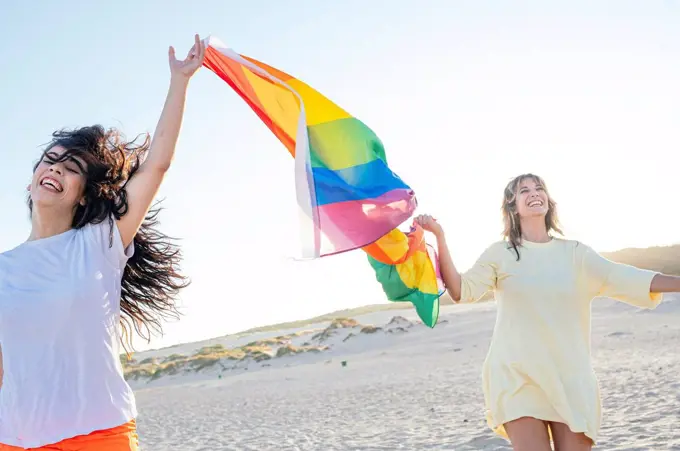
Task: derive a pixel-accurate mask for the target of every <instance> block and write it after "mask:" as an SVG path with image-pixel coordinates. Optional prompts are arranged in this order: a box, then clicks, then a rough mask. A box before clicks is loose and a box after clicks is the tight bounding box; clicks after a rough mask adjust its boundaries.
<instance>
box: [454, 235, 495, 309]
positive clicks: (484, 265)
mask: <svg viewBox="0 0 680 451" xmlns="http://www.w3.org/2000/svg"><path fill="white" fill-rule="evenodd" d="M500 246H503V244H502V243H494V244H492V245H491V246H489V247H488V248H487V249H486V250H485V251H484V252H483V253H482V255H480V257H479V258H478V259H477V261H476V262H475V264H474V265H472V267H471V268H470V269H468V270H467V271H465V272H464V273H462V274H461V275H460V302H468V303H469V302H477V301H479V300H480V299H482V298H483V297H484V295H486V294H487V293H488V292H489V291H493V290H495V289H496V283H497V282H498V265H499V257H500V253H499V247H500Z"/></svg>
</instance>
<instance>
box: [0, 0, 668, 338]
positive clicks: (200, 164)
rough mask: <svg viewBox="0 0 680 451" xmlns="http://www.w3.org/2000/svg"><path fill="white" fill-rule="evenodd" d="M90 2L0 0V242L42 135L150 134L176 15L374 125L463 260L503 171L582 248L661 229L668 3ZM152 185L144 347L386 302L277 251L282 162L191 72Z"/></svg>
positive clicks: (285, 219)
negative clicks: (153, 330)
mask: <svg viewBox="0 0 680 451" xmlns="http://www.w3.org/2000/svg"><path fill="white" fill-rule="evenodd" d="M92 3H95V2H90V3H89V4H87V3H81V2H76V1H60V2H46V1H45V2H22V1H19V0H10V1H9V2H7V1H5V2H3V6H2V7H0V61H2V75H3V76H2V81H3V83H2V85H1V87H0V92H1V98H2V108H0V132H1V133H0V136H2V156H3V162H4V164H3V166H2V180H3V184H2V187H3V189H2V190H0V201H1V202H2V206H3V221H2V230H1V232H2V233H0V251H3V250H6V249H9V248H11V247H13V246H15V245H17V244H18V243H20V242H21V241H23V240H24V239H25V238H26V236H27V235H28V233H29V227H30V224H29V222H28V219H27V212H26V207H25V205H24V198H25V186H26V184H27V183H28V181H29V180H30V171H31V165H32V163H33V162H34V160H35V159H36V158H37V157H38V156H39V153H40V145H41V144H43V143H45V142H46V141H47V140H48V139H49V136H50V133H51V132H52V131H53V130H54V129H56V128H60V127H63V126H69V127H70V126H81V125H86V124H91V123H95V122H99V123H102V124H104V125H107V126H118V127H121V128H122V129H123V131H125V132H126V133H127V134H128V136H133V135H135V134H137V133H141V132H146V131H149V132H152V131H153V129H154V127H155V124H156V121H157V119H158V115H159V113H160V109H161V107H162V104H163V101H164V97H165V93H166V89H167V83H168V69H167V59H166V58H167V47H168V45H174V46H175V47H176V48H177V50H178V53H179V54H180V55H182V54H184V53H185V52H186V51H187V49H188V46H189V45H191V42H192V36H193V33H195V32H198V33H200V34H201V36H206V35H208V34H213V35H215V36H218V37H219V38H220V39H221V40H222V41H224V42H226V43H227V44H228V45H229V46H231V47H232V48H234V49H235V50H236V51H238V52H241V53H245V54H247V55H249V56H253V57H255V58H257V59H260V60H262V61H264V62H267V63H269V64H271V65H273V66H276V67H279V68H281V69H283V70H285V71H286V72H289V73H291V74H293V75H295V76H297V77H298V78H300V79H302V80H304V81H306V82H307V83H309V84H310V85H311V86H313V87H315V88H316V89H318V90H319V91H321V92H322V93H324V94H326V95H327V96H328V97H330V98H331V99H333V100H334V101H336V103H338V104H339V105H341V106H342V107H343V108H345V109H346V110H348V111H350V112H351V113H352V114H353V115H355V116H357V117H358V118H360V119H361V120H363V121H364V122H366V123H367V124H368V125H369V126H370V127H371V128H373V129H374V131H375V132H376V133H377V134H378V136H380V137H381V139H382V140H383V142H384V144H385V146H386V151H387V155H388V160H389V162H390V164H391V166H392V167H393V169H394V170H395V172H397V173H398V174H399V175H400V176H401V177H402V178H403V179H404V180H405V181H406V182H407V183H409V184H410V185H411V186H412V187H413V188H414V189H415V190H416V193H417V195H418V197H419V201H420V205H421V210H423V211H425V210H426V211H428V212H431V213H433V214H434V215H435V216H437V217H439V218H440V219H441V220H442V222H444V224H445V225H446V226H447V230H448V232H449V235H450V237H451V239H450V241H451V243H452V247H453V251H454V255H455V257H456V261H457V262H458V264H459V266H460V267H461V268H462V269H464V268H466V267H468V266H469V265H470V264H471V263H472V262H473V261H474V259H475V258H476V257H477V255H478V254H479V253H480V252H481V251H482V250H483V249H484V247H486V246H487V245H488V244H489V243H490V242H491V241H493V240H496V239H498V236H499V232H500V219H499V206H500V199H501V195H502V188H503V186H504V185H505V183H506V182H507V180H508V179H509V178H511V177H512V176H514V175H516V174H517V173H520V172H526V171H535V172H537V173H539V174H541V175H543V176H544V177H545V178H546V179H547V182H548V185H549V187H550V188H551V190H552V192H553V195H554V196H555V197H556V199H557V201H558V203H559V206H560V208H561V210H560V213H561V216H562V219H563V223H564V225H565V228H566V232H567V234H568V236H569V237H574V238H579V239H582V240H584V241H586V242H588V243H589V244H591V245H592V246H594V247H596V248H597V249H600V250H611V249H617V248H621V247H626V246H648V245H653V244H669V243H673V242H676V241H677V240H678V236H679V235H680V232H678V228H677V224H678V220H679V219H680V214H679V213H678V210H677V207H676V193H677V179H678V176H677V174H678V170H677V167H678V164H677V163H678V158H677V154H678V148H679V145H680V136H679V135H678V132H677V130H678V128H677V124H678V120H680V84H679V83H678V80H680V7H679V5H678V2H677V1H651V0H650V1H644V2H642V1H635V2H633V1H622V0H616V1H613V0H612V1H598V2H590V1H569V2H567V1H563V2H545V1H512V2H511V1H478V0H477V1H473V0H470V1H450V0H449V1H446V0H442V1H433V0H430V1H422V2H414V1H405V0H404V1H402V0H390V1H377V0H374V1H358V0H352V1H348V0H344V1H342V2H332V3H331V2H328V3H324V2H318V1H317V2H313V1H301V0H297V1H288V2H285V6H284V4H283V3H284V2H275V1H266V2H265V1H263V2H242V1H229V0H222V1H215V0H203V1H201V2H161V1H143V2H140V1H134V2H133V1H131V0H125V1H117V2H96V3H98V5H96V6H95V5H93V4H92ZM617 165H618V166H617ZM161 195H162V196H163V197H165V198H166V201H165V207H166V208H167V210H166V211H165V212H164V213H163V215H162V217H161V219H162V221H163V227H164V229H165V230H166V231H167V232H169V233H170V234H172V235H175V236H178V237H181V238H182V239H183V246H184V252H185V257H186V258H185V264H184V269H185V272H186V273H187V274H188V275H189V276H190V277H191V278H192V279H193V285H192V287H191V288H189V289H187V290H186V291H185V293H184V294H183V297H182V309H183V311H184V312H185V314H186V315H185V317H184V318H182V320H181V321H180V322H179V323H173V324H170V325H168V326H167V327H166V331H167V335H166V336H165V337H164V338H163V339H162V340H156V341H155V342H154V343H153V345H154V346H159V345H166V344H172V343H176V342H179V341H187V340H197V339H202V338H208V337H213V336H218V335H223V334H225V333H228V332H234V331H237V330H241V329H244V328H247V327H251V326H255V325H260V324H265V323H271V322H278V321H284V320H293V319H299V318H302V317H308V316H312V315H316V314H319V313H324V312H327V311H330V310H335V309H338V308H344V307H352V306H357V305H363V304H367V303H375V302H382V301H384V298H383V296H382V293H381V291H380V288H379V286H377V284H376V283H375V282H374V279H373V274H372V272H371V269H370V267H369V266H368V264H367V263H366V262H365V257H364V256H363V255H362V253H361V252H353V253H349V254H346V255H341V256H335V257H329V258H327V259H322V260H321V261H315V262H305V263H301V262H294V261H292V260H291V259H290V258H291V257H292V256H294V255H295V254H296V249H295V248H294V246H293V244H291V243H289V242H288V240H289V238H290V237H293V238H294V237H296V233H297V221H296V219H297V216H296V215H297V211H296V206H295V195H294V186H293V161H292V159H291V158H290V157H289V155H288V154H287V153H286V152H285V150H284V149H283V147H282V146H281V145H280V144H279V143H278V142H277V141H276V140H275V139H274V138H273V136H272V135H271V134H270V132H269V131H268V130H267V129H266V128H265V127H264V126H263V125H262V124H261V123H260V122H259V120H258V119H257V118H256V116H255V115H254V114H252V112H251V111H250V110H249V109H248V108H247V107H246V105H245V104H244V103H243V102H242V101H241V100H240V99H239V98H238V97H237V96H236V95H235V94H234V93H233V92H232V91H231V90H230V89H229V88H228V86H227V85H226V84H224V83H223V82H222V81H220V80H219V79H218V78H217V77H216V76H215V75H214V74H212V73H211V72H209V71H207V70H202V71H200V72H199V73H198V74H197V75H196V77H195V78H194V80H193V81H192V84H191V87H190V91H189V98H188V104H187V110H186V116H185V122H184V127H183V130H182V134H181V137H180V142H179V145H178V149H177V158H176V161H175V164H174V166H173V168H172V170H171V172H170V173H169V175H168V177H167V181H166V182H165V185H164V186H163V189H162V193H161ZM293 243H294V240H293ZM143 347H145V346H140V348H143Z"/></svg>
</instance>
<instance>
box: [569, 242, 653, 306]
mask: <svg viewBox="0 0 680 451" xmlns="http://www.w3.org/2000/svg"><path fill="white" fill-rule="evenodd" d="M580 246H583V271H584V275H585V280H586V283H587V284H588V290H589V292H590V293H591V294H592V296H593V297H596V296H603V297H609V298H612V299H616V300H618V301H621V302H625V303H626V304H630V305H634V306H636V307H640V308H647V309H651V308H654V307H656V306H657V305H659V303H660V302H661V300H662V299H663V294H662V293H651V292H650V287H651V284H652V279H653V278H654V276H655V275H656V274H658V273H657V272H655V271H650V270H647V269H641V268H636V267H635V266H630V265H626V264H623V263H616V262H613V261H611V260H609V259H607V258H605V257H603V256H602V255H600V254H598V253H597V252H595V251H594V250H593V249H592V248H590V247H588V246H586V245H584V244H580Z"/></svg>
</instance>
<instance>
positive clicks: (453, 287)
mask: <svg viewBox="0 0 680 451" xmlns="http://www.w3.org/2000/svg"><path fill="white" fill-rule="evenodd" d="M415 220H416V222H417V223H418V224H420V226H421V227H422V228H423V229H425V230H427V231H428V232H431V233H432V234H433V235H434V236H435V237H436V238H437V253H438V255H439V268H440V271H441V275H442V280H443V281H444V285H446V290H447V291H448V292H449V295H450V296H451V299H453V300H454V301H455V302H461V301H462V302H476V301H478V300H479V299H481V298H482V297H483V296H484V295H485V294H486V293H488V292H489V291H492V290H493V289H494V288H495V287H496V282H497V278H498V274H497V267H496V264H495V262H494V257H493V248H489V249H487V250H486V251H485V252H484V253H483V254H482V255H481V256H480V258H479V259H477V261H476V262H475V264H474V265H473V266H472V268H470V269H469V270H468V271H466V272H465V273H464V274H461V273H459V272H458V269H456V265H454V263H453V258H451V252H450V251H449V246H448V244H447V242H446V235H445V233H444V229H443V228H442V226H441V225H440V224H439V223H438V222H437V221H436V220H435V219H434V218H432V216H430V215H420V216H418V217H417V218H416V219H415Z"/></svg>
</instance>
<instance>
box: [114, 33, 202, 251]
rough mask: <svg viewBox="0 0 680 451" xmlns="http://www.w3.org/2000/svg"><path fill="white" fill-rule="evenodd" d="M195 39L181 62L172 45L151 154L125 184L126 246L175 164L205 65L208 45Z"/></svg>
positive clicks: (123, 233)
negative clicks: (189, 101) (194, 81)
mask: <svg viewBox="0 0 680 451" xmlns="http://www.w3.org/2000/svg"><path fill="white" fill-rule="evenodd" d="M195 41H196V42H195V44H194V47H192V49H191V51H190V52H189V55H188V56H187V58H186V59H185V60H184V61H178V60H177V59H176V58H175V51H174V49H173V48H172V47H170V50H169V59H170V72H171V77H170V88H169V89H168V95H167V98H166V100H165V105H164V106H163V111H162V113H161V116H160V119H159V120H158V125H157V126H156V131H155V132H154V135H153V140H152V141H151V147H150V149H149V155H148V157H147V158H146V160H145V161H144V163H143V164H142V165H141V166H140V168H139V170H137V172H135V174H134V175H133V176H132V178H131V179H130V180H129V181H128V183H127V185H126V186H125V189H126V191H127V194H128V207H129V209H128V212H127V214H126V215H125V216H123V217H122V218H121V219H120V220H118V229H119V230H120V234H121V237H122V239H123V244H124V246H128V245H129V244H130V243H131V242H132V240H133V239H134V237H135V235H136V234H137V231H138V230H139V227H140V226H141V225H142V222H143V221H144V218H145V216H146V214H147V213H148V211H149V208H150V207H151V203H152V202H153V199H154V197H156V194H157V192H158V189H159V188H160V185H161V183H162V181H163V178H164V177H165V173H166V172H167V170H168V169H169V168H170V164H171V163H172V159H173V157H174V154H175V146H176V144H177V138H178V137H179V131H180V128H181V125H182V116H183V115H184V105H185V99H186V92H187V87H188V85H189V79H190V78H191V76H192V75H193V74H194V73H195V72H196V70H198V68H199V67H200V66H201V65H202V64H203V58H204V55H205V44H204V43H203V42H201V41H200V40H199V38H198V35H196V37H195Z"/></svg>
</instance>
